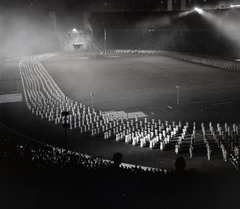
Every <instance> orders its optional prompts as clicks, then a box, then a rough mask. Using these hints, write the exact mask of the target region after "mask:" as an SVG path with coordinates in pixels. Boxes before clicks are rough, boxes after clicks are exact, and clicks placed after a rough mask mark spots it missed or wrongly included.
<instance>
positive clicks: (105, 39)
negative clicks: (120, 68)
mask: <svg viewBox="0 0 240 209" xmlns="http://www.w3.org/2000/svg"><path fill="white" fill-rule="evenodd" d="M106 50H107V30H106V28H104V53H105V57H106Z"/></svg>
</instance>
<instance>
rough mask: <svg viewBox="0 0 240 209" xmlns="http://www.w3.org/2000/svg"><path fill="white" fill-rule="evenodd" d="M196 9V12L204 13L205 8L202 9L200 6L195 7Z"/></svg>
mask: <svg viewBox="0 0 240 209" xmlns="http://www.w3.org/2000/svg"><path fill="white" fill-rule="evenodd" d="M194 10H195V11H196V12H198V13H199V14H202V13H203V10H202V9H200V8H198V7H195V8H194Z"/></svg>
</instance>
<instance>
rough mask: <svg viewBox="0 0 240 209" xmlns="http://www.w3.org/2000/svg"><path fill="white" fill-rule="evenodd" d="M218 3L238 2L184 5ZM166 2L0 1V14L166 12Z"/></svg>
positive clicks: (202, 1)
mask: <svg viewBox="0 0 240 209" xmlns="http://www.w3.org/2000/svg"><path fill="white" fill-rule="evenodd" d="M180 2H181V0H173V8H175V9H180ZM219 2H222V3H223V2H228V4H231V3H235V2H238V0H227V1H226V0H186V5H187V6H188V5H200V6H216V5H217V4H218V3H219ZM166 8H167V0H97V1H96V0H0V11H1V12H10V11H12V12H20V11H21V12H26V13H39V12H47V11H50V10H54V11H58V12H61V11H65V12H67V13H70V14H71V13H76V12H78V11H95V12H97V11H100V12H104V11H105V12H111V11H123V9H124V10H125V11H143V10H148V11H155V10H158V11H160V10H166Z"/></svg>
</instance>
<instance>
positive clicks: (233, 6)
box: [231, 4, 240, 8]
mask: <svg viewBox="0 0 240 209" xmlns="http://www.w3.org/2000/svg"><path fill="white" fill-rule="evenodd" d="M231 7H232V8H235V7H240V5H237V4H235V5H233V4H232V5H231Z"/></svg>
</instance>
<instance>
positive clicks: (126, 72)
mask: <svg viewBox="0 0 240 209" xmlns="http://www.w3.org/2000/svg"><path fill="white" fill-rule="evenodd" d="M43 65H44V66H45V68H46V69H47V71H48V72H49V74H50V75H51V76H52V78H53V79H54V80H55V82H56V83H57V84H58V85H59V87H60V89H62V91H63V92H64V93H65V94H66V95H67V96H68V97H70V98H72V99H73V100H75V101H78V102H81V103H83V104H85V105H87V106H91V105H92V97H91V96H90V94H91V93H93V94H94V96H93V106H94V108H95V109H97V110H102V111H111V110H121V111H125V112H127V113H129V112H137V111H142V112H143V113H144V114H146V115H147V116H148V119H152V118H155V119H156V120H157V119H161V120H162V121H165V120H168V121H169V122H172V121H179V120H181V121H182V122H183V123H185V122H190V123H192V122H194V121H195V122H197V125H198V127H199V126H200V123H201V122H204V123H205V124H206V126H207V125H208V123H209V122H210V121H212V122H213V123H214V125H216V123H221V124H223V123H225V122H227V123H239V114H240V111H239V103H240V95H239V87H240V83H239V79H240V74H238V73H234V72H229V71H225V70H220V69H217V68H212V67H207V66H203V65H196V64H193V63H188V62H183V61H179V60H175V59H172V58H168V57H161V56H157V55H150V56H147V55H144V56H143V55H137V54H117V55H116V54H108V56H107V57H97V58H93V57H89V59H88V58H87V57H81V56H76V55H66V56H61V57H54V58H51V59H49V60H46V61H44V62H43ZM7 68H11V69H15V71H18V68H17V66H15V67H13V66H11V65H10V64H9V63H8V64H5V66H3V69H7ZM12 71H14V70H12ZM15 73H16V72H15ZM13 74H14V73H13ZM176 86H179V91H178V96H179V97H178V98H179V105H177V89H176ZM0 108H1V116H4V117H1V121H3V122H4V123H5V124H7V125H8V126H10V127H12V128H13V129H14V130H17V131H20V132H22V133H24V134H27V135H30V136H32V137H35V138H37V139H40V140H43V141H45V142H48V143H51V144H54V145H57V146H64V136H63V133H64V130H63V129H62V127H60V126H55V125H54V124H49V123H48V122H45V121H41V120H40V119H39V118H37V117H35V116H34V115H31V114H30V113H29V112H28V111H27V109H26V107H25V106H24V102H23V103H12V104H2V105H0ZM12 112H14V114H12ZM14 118H17V120H15V119H14ZM68 147H69V149H72V150H75V151H79V152H82V153H87V154H90V155H93V156H98V157H103V158H106V159H111V158H112V156H113V154H114V153H116V152H121V153H122V154H123V156H124V157H123V161H124V162H127V163H132V164H138V165H144V166H151V167H158V168H164V169H174V162H175V159H176V157H177V156H176V155H175V153H174V150H173V149H170V150H168V151H164V152H160V150H158V149H154V150H150V149H149V148H143V149H141V148H140V147H138V146H137V147H134V146H132V145H125V143H117V142H115V141H114V140H108V141H105V140H103V139H102V138H99V137H97V138H91V137H88V136H82V135H80V134H79V133H78V132H77V131H68ZM180 155H182V156H184V157H185V159H186V162H187V169H190V168H194V169H196V170H197V171H199V172H204V173H211V174H216V173H220V172H222V173H227V174H229V175H230V174H237V173H238V171H236V170H235V168H234V167H233V165H232V164H231V163H230V162H225V161H223V159H221V156H219V155H218V154H216V155H215V156H214V157H213V159H212V160H211V161H208V160H207V157H206V154H205V153H204V152H200V153H199V154H198V155H197V156H195V157H194V158H193V159H190V158H189V155H188V153H187V152H182V153H180Z"/></svg>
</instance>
